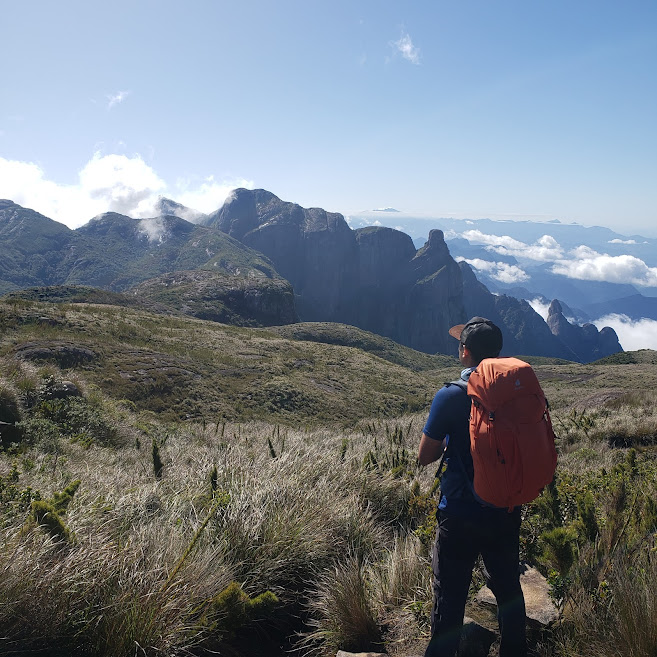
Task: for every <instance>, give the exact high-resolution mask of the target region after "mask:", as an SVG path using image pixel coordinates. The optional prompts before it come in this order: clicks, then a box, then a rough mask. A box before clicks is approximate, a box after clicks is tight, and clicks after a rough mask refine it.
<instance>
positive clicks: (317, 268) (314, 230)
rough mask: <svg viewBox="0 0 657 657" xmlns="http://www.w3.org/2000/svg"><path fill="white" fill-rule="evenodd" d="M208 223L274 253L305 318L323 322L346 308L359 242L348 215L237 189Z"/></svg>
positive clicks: (258, 249) (252, 246) (262, 193)
mask: <svg viewBox="0 0 657 657" xmlns="http://www.w3.org/2000/svg"><path fill="white" fill-rule="evenodd" d="M208 225H209V226H216V227H217V228H219V229H220V230H222V231H223V232H225V233H228V235H230V236H231V237H235V238H237V239H238V240H240V241H241V242H242V243H243V244H245V245H247V246H249V247H251V248H253V249H256V250H257V251H260V252H261V253H264V254H265V255H266V256H267V257H269V258H270V259H271V260H272V262H274V264H275V266H276V267H277V270H278V272H279V273H280V274H281V275H282V276H283V277H284V278H287V280H288V281H290V283H292V286H293V287H294V291H295V294H296V296H297V308H298V312H299V315H300V316H301V317H305V318H307V319H308V320H312V321H314V320H317V321H321V320H329V319H330V318H332V317H333V316H335V315H336V314H343V313H344V308H343V305H344V301H345V300H344V298H343V296H342V293H343V291H344V290H346V289H347V288H348V286H349V283H350V281H352V280H353V279H354V277H355V276H356V250H357V247H356V240H355V238H354V235H353V231H352V230H351V229H350V228H349V226H348V225H347V222H346V221H345V220H344V217H343V216H342V215H340V214H337V213H331V212H326V211H325V210H322V209H321V208H310V209H306V208H302V207H301V206H299V205H297V204H296V203H287V202H284V201H281V200H280V199H279V198H278V197H276V196H274V194H272V193H271V192H268V191H266V190H264V189H257V190H253V191H252V190H247V189H237V190H235V191H234V192H233V194H232V196H231V197H230V198H229V199H228V200H227V201H226V203H224V205H223V206H222V207H221V208H220V209H219V210H218V211H217V212H215V213H214V214H212V215H210V217H209V220H208Z"/></svg>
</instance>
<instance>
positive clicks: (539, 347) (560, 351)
mask: <svg viewBox="0 0 657 657" xmlns="http://www.w3.org/2000/svg"><path fill="white" fill-rule="evenodd" d="M459 266H460V267H461V272H462V275H463V296H464V299H465V307H466V310H467V314H468V317H472V316H474V315H480V316H482V317H488V319H491V320H493V321H494V322H495V323H496V324H497V325H498V326H499V327H500V328H501V330H502V335H503V336H504V349H503V351H502V354H503V355H523V354H525V355H534V356H547V357H550V358H565V359H566V360H575V361H577V360H580V358H579V357H578V356H577V354H576V353H575V352H574V351H573V350H572V349H571V348H570V347H568V346H567V345H565V344H564V343H563V342H561V340H559V339H558V337H556V336H554V335H553V334H552V333H551V332H550V329H549V328H548V326H547V324H546V323H545V322H544V321H543V318H542V317H541V316H540V315H539V314H538V313H537V312H536V311H535V310H534V309H533V308H532V307H531V306H530V305H529V304H528V303H527V302H526V301H523V300H520V299H516V298H515V297H509V296H506V295H503V294H501V295H494V294H491V292H489V291H488V288H487V287H486V286H485V285H484V284H483V283H480V282H479V281H478V280H477V278H476V276H475V274H474V272H473V271H472V268H471V267H470V265H468V264H467V263H466V262H461V263H459Z"/></svg>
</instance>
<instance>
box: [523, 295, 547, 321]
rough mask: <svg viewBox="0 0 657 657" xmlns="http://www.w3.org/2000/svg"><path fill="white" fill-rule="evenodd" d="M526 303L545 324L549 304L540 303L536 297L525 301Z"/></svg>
mask: <svg viewBox="0 0 657 657" xmlns="http://www.w3.org/2000/svg"><path fill="white" fill-rule="evenodd" d="M527 303H528V304H529V305H530V306H531V307H532V308H533V309H534V310H535V311H536V312H537V313H538V314H539V315H540V316H541V317H542V318H543V319H544V320H545V321H546V322H547V318H548V310H549V308H550V304H549V303H545V302H544V301H541V299H539V298H538V297H537V298H536V299H531V300H529V301H527Z"/></svg>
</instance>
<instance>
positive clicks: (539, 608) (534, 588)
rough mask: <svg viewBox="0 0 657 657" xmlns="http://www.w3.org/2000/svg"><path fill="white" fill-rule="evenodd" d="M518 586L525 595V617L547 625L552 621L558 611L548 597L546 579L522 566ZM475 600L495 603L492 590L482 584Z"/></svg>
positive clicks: (530, 568) (529, 567)
mask: <svg viewBox="0 0 657 657" xmlns="http://www.w3.org/2000/svg"><path fill="white" fill-rule="evenodd" d="M520 586H521V587H522V592H523V595H524V597H525V611H526V614H527V618H528V619H530V620H532V621H534V622H535V623H537V624H539V625H542V626H548V625H551V624H552V623H554V622H555V621H556V620H557V619H558V617H559V612H558V611H557V608H556V607H555V605H554V602H552V599H551V598H550V589H549V586H548V583H547V580H546V579H545V577H543V575H541V573H539V572H538V570H536V568H533V567H531V566H526V565H525V566H523V571H522V572H521V574H520ZM475 600H476V602H478V603H479V604H484V605H497V602H496V600H495V596H494V595H493V592H492V591H491V590H490V589H489V588H488V587H487V586H484V587H483V588H481V589H480V590H479V592H478V593H477V595H476V597H475Z"/></svg>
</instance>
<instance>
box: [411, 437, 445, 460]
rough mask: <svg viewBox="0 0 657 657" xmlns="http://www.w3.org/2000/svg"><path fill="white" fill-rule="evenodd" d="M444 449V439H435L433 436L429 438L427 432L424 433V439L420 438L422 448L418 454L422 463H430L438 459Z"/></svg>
mask: <svg viewBox="0 0 657 657" xmlns="http://www.w3.org/2000/svg"><path fill="white" fill-rule="evenodd" d="M444 449H445V441H444V440H434V439H433V438H429V436H427V434H426V433H423V434H422V439H421V440H420V450H419V452H418V455H417V458H418V461H419V462H420V465H429V463H433V462H434V461H437V460H438V459H439V458H440V455H441V454H442V453H443V450H444Z"/></svg>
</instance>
